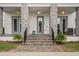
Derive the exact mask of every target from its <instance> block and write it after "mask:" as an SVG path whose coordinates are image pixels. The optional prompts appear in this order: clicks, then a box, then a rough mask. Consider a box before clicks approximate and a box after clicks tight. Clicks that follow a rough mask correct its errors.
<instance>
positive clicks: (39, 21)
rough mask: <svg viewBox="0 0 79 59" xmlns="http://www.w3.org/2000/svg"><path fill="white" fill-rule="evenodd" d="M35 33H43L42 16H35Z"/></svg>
mask: <svg viewBox="0 0 79 59" xmlns="http://www.w3.org/2000/svg"><path fill="white" fill-rule="evenodd" d="M37 33H38V34H43V33H44V16H37Z"/></svg>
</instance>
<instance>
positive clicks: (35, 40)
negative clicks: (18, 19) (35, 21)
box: [25, 35, 53, 45]
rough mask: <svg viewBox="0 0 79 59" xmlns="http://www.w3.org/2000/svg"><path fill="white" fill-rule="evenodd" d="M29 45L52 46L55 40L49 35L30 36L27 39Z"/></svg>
mask: <svg viewBox="0 0 79 59" xmlns="http://www.w3.org/2000/svg"><path fill="white" fill-rule="evenodd" d="M25 44H27V45H52V44H53V40H52V38H51V37H50V36H49V35H29V36H28V37H27V39H26V43H25Z"/></svg>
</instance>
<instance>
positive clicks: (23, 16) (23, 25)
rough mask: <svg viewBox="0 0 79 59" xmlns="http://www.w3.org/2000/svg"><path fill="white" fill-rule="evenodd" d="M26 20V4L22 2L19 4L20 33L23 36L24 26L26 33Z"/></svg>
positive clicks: (27, 17)
mask: <svg viewBox="0 0 79 59" xmlns="http://www.w3.org/2000/svg"><path fill="white" fill-rule="evenodd" d="M28 20H29V10H28V4H27V3H23V4H22V6H21V34H22V36H23V37H24V32H25V30H26V28H27V33H28Z"/></svg>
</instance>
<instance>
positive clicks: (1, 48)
mask: <svg viewBox="0 0 79 59" xmlns="http://www.w3.org/2000/svg"><path fill="white" fill-rule="evenodd" d="M14 48H17V44H13V43H2V42H1V43H0V52H5V51H9V50H11V49H14Z"/></svg>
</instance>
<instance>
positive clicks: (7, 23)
mask: <svg viewBox="0 0 79 59" xmlns="http://www.w3.org/2000/svg"><path fill="white" fill-rule="evenodd" d="M12 16H20V15H17V14H14V13H6V12H3V27H4V28H5V34H12Z"/></svg>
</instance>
